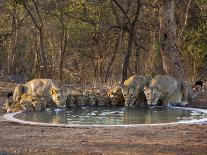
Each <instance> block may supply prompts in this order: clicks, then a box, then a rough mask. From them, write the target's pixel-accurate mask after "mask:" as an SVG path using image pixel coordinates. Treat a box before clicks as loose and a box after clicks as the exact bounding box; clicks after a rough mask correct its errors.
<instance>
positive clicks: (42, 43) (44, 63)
mask: <svg viewBox="0 0 207 155" xmlns="http://www.w3.org/2000/svg"><path fill="white" fill-rule="evenodd" d="M38 30H39V37H40V56H41V65H42V66H41V67H42V73H43V77H44V78H47V64H46V57H45V50H44V32H43V29H42V27H40V28H39V29H38Z"/></svg>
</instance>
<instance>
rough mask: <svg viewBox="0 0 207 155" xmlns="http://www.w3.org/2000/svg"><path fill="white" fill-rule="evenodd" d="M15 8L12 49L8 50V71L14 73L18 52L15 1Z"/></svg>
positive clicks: (12, 24) (14, 5)
mask: <svg viewBox="0 0 207 155" xmlns="http://www.w3.org/2000/svg"><path fill="white" fill-rule="evenodd" d="M12 7H13V10H12V23H11V27H12V30H11V42H10V43H11V44H10V47H11V48H10V50H9V52H8V73H9V74H13V73H14V70H15V69H14V67H15V65H14V60H15V54H16V44H17V19H16V16H17V9H16V2H15V1H13V4H12Z"/></svg>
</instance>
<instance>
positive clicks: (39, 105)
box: [19, 94, 47, 111]
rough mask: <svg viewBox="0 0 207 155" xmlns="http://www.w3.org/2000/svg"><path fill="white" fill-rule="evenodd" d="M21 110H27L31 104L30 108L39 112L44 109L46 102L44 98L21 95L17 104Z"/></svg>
mask: <svg viewBox="0 0 207 155" xmlns="http://www.w3.org/2000/svg"><path fill="white" fill-rule="evenodd" d="M19 103H20V104H21V106H22V108H23V109H24V110H25V109H27V107H28V105H30V104H32V107H33V109H34V110H35V111H40V110H42V109H46V105H47V101H46V99H45V98H44V97H41V96H33V95H29V94H23V95H22V96H21V100H20V102H19Z"/></svg>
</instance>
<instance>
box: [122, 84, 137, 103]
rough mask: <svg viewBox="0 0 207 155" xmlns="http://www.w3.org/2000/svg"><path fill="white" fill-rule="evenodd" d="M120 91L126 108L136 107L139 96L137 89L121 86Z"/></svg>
mask: <svg viewBox="0 0 207 155" xmlns="http://www.w3.org/2000/svg"><path fill="white" fill-rule="evenodd" d="M121 89H122V94H123V97H124V100H125V102H124V104H125V106H126V107H134V106H136V100H137V98H138V95H139V88H136V87H130V88H128V87H127V86H125V85H123V86H122V87H121Z"/></svg>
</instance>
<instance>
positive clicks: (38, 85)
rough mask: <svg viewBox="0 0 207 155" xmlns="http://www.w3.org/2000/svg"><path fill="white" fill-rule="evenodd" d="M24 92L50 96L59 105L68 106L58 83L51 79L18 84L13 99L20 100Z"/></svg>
mask: <svg viewBox="0 0 207 155" xmlns="http://www.w3.org/2000/svg"><path fill="white" fill-rule="evenodd" d="M23 94H30V95H33V96H43V97H44V96H45V97H50V98H52V100H53V101H54V102H55V104H56V105H57V106H58V107H61V108H63V107H65V106H66V98H65V97H64V95H63V93H62V91H61V89H60V88H59V86H58V84H57V83H56V82H55V81H54V80H51V79H34V80H31V81H29V82H27V83H26V84H19V85H17V86H16V88H15V90H14V94H13V101H17V102H18V101H20V97H21V95H23Z"/></svg>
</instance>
